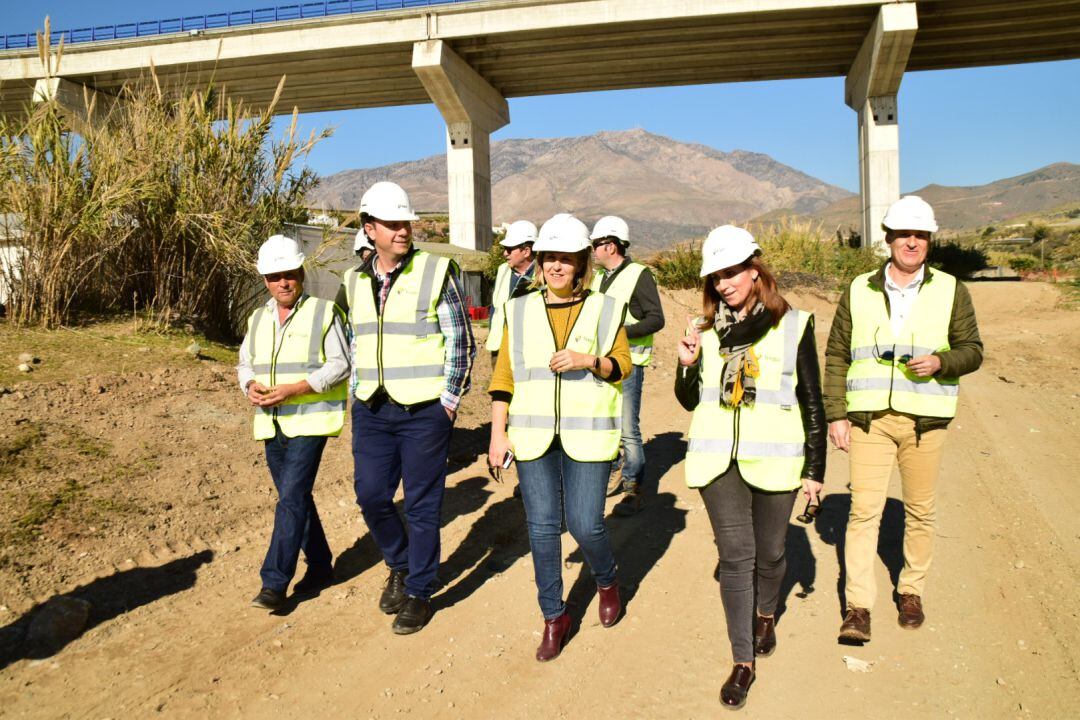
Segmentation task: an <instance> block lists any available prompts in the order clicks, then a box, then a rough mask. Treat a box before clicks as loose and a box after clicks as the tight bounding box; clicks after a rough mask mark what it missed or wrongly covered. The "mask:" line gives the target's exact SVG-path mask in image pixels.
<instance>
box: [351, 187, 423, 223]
mask: <svg viewBox="0 0 1080 720" xmlns="http://www.w3.org/2000/svg"><path fill="white" fill-rule="evenodd" d="M360 214H361V215H370V216H371V217H374V218H378V219H379V220H386V221H388V222H392V221H396V220H419V218H418V217H417V216H416V214H415V213H414V212H413V209H412V203H410V202H409V196H408V195H407V194H406V193H405V191H404V190H403V189H402V187H401V186H400V185H398V184H397V183H392V182H386V181H385V180H384V181H382V182H377V183H375V184H374V185H372V186H371V187H369V188H368V189H367V192H365V193H364V196H363V197H361V198H360Z"/></svg>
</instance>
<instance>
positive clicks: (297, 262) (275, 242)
mask: <svg viewBox="0 0 1080 720" xmlns="http://www.w3.org/2000/svg"><path fill="white" fill-rule="evenodd" d="M303 264H304V253H303V251H302V250H301V249H300V245H299V243H297V242H296V241H295V240H293V239H292V238H291V237H285V236H284V235H271V236H270V237H269V238H268V239H267V241H266V242H264V243H263V244H262V246H261V247H260V248H259V260H258V262H256V263H255V268H256V269H257V270H258V271H259V274H260V275H270V274H271V273H279V272H285V271H287V270H295V269H296V268H298V267H300V266H302V265H303Z"/></svg>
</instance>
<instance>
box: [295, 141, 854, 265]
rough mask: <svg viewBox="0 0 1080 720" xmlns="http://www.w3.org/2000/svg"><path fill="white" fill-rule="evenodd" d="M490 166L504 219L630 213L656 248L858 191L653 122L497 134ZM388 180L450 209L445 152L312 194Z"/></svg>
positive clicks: (640, 237) (436, 207) (325, 184)
mask: <svg viewBox="0 0 1080 720" xmlns="http://www.w3.org/2000/svg"><path fill="white" fill-rule="evenodd" d="M491 175H492V182H493V198H492V203H493V211H494V212H493V214H494V221H495V223H496V224H498V223H502V222H510V221H512V220H516V219H518V218H528V219H531V220H533V221H534V222H542V221H543V220H545V219H546V218H548V217H550V216H551V215H553V214H555V213H556V212H573V213H575V214H576V215H577V216H578V217H580V218H581V219H582V220H585V221H586V222H589V223H591V222H592V221H594V220H596V219H597V218H599V217H600V216H602V215H608V214H614V215H621V216H622V217H624V218H626V220H627V221H628V222H629V223H630V227H631V233H632V234H633V235H634V239H635V240H636V241H637V242H638V243H639V244H640V245H642V246H645V247H653V248H655V247H661V246H663V245H666V244H667V243H668V242H670V241H671V240H673V239H682V238H686V237H688V236H693V235H699V234H703V233H704V232H706V231H707V230H708V229H709V228H710V227H713V226H715V225H719V224H721V223H724V222H741V221H745V220H748V219H750V218H752V217H755V216H757V215H760V214H762V213H765V212H768V211H770V210H774V209H778V208H793V209H794V210H795V211H796V212H799V213H806V214H809V213H814V212H817V211H819V210H821V209H823V208H825V207H827V206H829V205H830V204H832V203H834V202H836V201H837V200H840V199H841V198H844V197H847V196H849V195H850V193H849V192H847V191H846V190H843V189H842V188H838V187H835V186H832V185H828V184H826V183H823V182H821V181H820V180H817V179H815V178H812V177H810V176H809V175H806V174H805V173H801V172H799V171H798V170H795V169H794V168H791V167H788V166H786V165H783V164H781V163H779V162H777V161H775V160H773V159H772V158H770V157H769V156H768V155H762V154H759V153H750V152H745V151H742V150H736V151H734V152H731V153H725V152H721V151H719V150H716V149H714V148H710V147H706V146H704V145H696V144H687V143H681V142H677V141H675V140H672V139H670V138H666V137H662V136H660V135H654V134H652V133H649V132H646V131H644V130H627V131H620V132H601V133H597V134H595V135H588V136H584V137H573V138H557V139H524V140H504V141H501V142H497V143H494V144H493V146H492V159H491ZM385 179H393V180H394V181H395V182H398V183H400V184H401V185H402V186H403V187H405V189H406V190H408V191H409V194H410V196H411V198H412V200H413V204H414V206H415V207H417V208H418V209H421V210H424V211H429V212H444V211H446V207H447V201H446V160H445V157H444V156H442V155H436V156H432V157H429V158H424V159H422V160H416V161H413V162H404V163H397V164H394V165H387V166H384V167H380V168H370V169H363V170H348V171H345V172H341V173H337V174H335V175H331V176H329V177H327V178H324V179H323V181H322V184H321V185H320V187H319V188H318V190H317V191H316V193H315V195H314V196H313V199H314V201H315V202H316V203H323V204H325V205H327V206H328V207H336V208H355V207H356V206H357V205H359V202H360V195H361V194H362V193H363V191H364V189H365V188H366V187H368V186H369V185H370V184H371V183H373V182H375V181H377V180H385Z"/></svg>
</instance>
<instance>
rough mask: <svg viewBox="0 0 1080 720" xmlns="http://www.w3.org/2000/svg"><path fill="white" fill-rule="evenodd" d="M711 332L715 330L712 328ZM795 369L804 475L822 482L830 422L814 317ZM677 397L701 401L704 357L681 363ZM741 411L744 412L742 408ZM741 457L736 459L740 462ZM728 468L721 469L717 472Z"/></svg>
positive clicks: (687, 404) (692, 404) (688, 402)
mask: <svg viewBox="0 0 1080 720" xmlns="http://www.w3.org/2000/svg"><path fill="white" fill-rule="evenodd" d="M709 332H711V331H709ZM795 371H796V373H797V375H798V377H799V382H798V383H797V384H796V385H795V398H796V399H797V400H798V401H799V410H800V411H801V412H802V422H803V432H804V433H806V443H805V447H804V457H805V459H806V464H805V465H803V472H802V476H803V477H804V478H808V479H810V480H817V481H818V482H824V481H825V446H826V438H827V437H828V425H827V424H826V422H825V408H824V406H823V405H822V403H821V368H820V366H819V365H818V354H817V342H816V341H815V340H814V318H813V317H811V318H810V322H808V323H807V324H806V332H804V333H803V336H802V339H801V340H800V341H799V352H798V355H796V356H795ZM675 397H676V398H678V400H679V404H680V405H682V406H683V407H684V408H686V409H687V410H691V411H693V410H694V408H696V407H697V406H698V402H700V400H701V359H700V358H698V361H697V362H696V363H694V364H693V365H690V366H689V367H682V366H680V367H679V369H678V371H677V372H676V373H675ZM739 412H741V411H739ZM737 461H738V458H736V462H737ZM723 471H724V468H717V475H719V474H720V473H721V472H723Z"/></svg>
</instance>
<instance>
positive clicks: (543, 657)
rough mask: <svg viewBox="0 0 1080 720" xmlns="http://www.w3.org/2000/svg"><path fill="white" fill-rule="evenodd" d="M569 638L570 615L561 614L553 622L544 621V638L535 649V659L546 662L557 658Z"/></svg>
mask: <svg viewBox="0 0 1080 720" xmlns="http://www.w3.org/2000/svg"><path fill="white" fill-rule="evenodd" d="M569 636H570V615H569V614H568V613H565V612H564V613H563V614H562V615H560V616H559V617H557V618H555V619H554V620H545V621H544V636H543V637H542V638H541V640H540V647H538V648H536V659H537V660H539V661H540V662H547V661H548V660H554V659H555V658H557V657H559V653H561V652H562V649H563V645H565V644H566V639H567V638H568V637H569Z"/></svg>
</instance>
